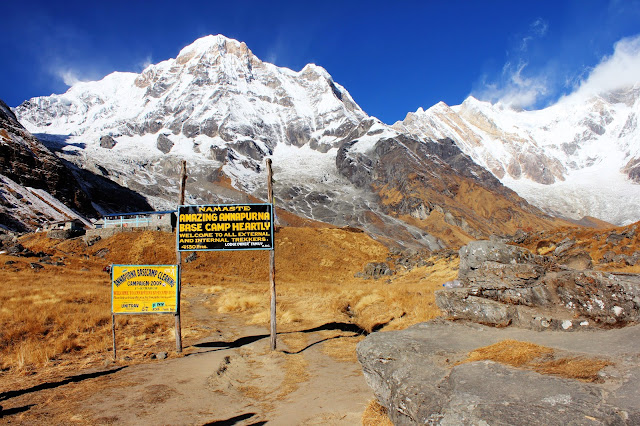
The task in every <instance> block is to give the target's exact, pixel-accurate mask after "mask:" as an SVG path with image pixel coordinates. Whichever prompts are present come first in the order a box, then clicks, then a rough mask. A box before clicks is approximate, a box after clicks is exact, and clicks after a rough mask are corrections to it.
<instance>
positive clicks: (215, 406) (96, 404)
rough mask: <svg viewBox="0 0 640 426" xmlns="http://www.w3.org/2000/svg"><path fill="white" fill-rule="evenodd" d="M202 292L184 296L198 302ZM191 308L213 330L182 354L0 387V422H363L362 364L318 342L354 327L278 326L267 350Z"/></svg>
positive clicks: (366, 394)
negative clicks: (336, 356)
mask: <svg viewBox="0 0 640 426" xmlns="http://www.w3.org/2000/svg"><path fill="white" fill-rule="evenodd" d="M204 297H206V296H204V295H202V294H198V295H192V296H190V297H189V298H188V299H186V301H187V302H190V303H191V306H193V307H194V308H195V307H197V306H199V305H201V304H202V302H203V298H204ZM193 312H194V314H195V315H196V317H197V320H198V323H199V324H200V325H202V326H203V327H205V328H210V329H211V330H212V334H211V335H210V336H209V337H207V338H205V339H202V340H200V341H199V342H197V343H196V344H194V345H192V346H190V347H187V348H185V356H184V357H178V358H171V359H165V360H153V361H151V362H149V363H144V364H137V365H129V363H128V361H125V360H118V362H117V363H115V364H113V363H112V364H111V365H109V366H108V367H107V368H104V369H101V370H93V371H84V372H79V375H76V376H71V377H69V378H67V379H62V380H59V381H54V382H51V383H48V384H41V385H39V386H36V387H34V388H30V389H15V390H10V391H6V392H4V393H0V405H2V406H3V407H4V411H2V412H0V413H2V416H1V417H0V423H28V424H62V423H64V424H125V425H126V424H234V425H255V424H265V423H268V424H270V425H271V424H273V425H299V424H323V425H324V424H334V425H342V424H344V425H353V424H358V423H360V417H361V415H362V412H363V411H364V409H365V406H366V405H367V403H368V402H369V400H371V399H372V398H373V394H372V392H371V390H370V389H369V387H368V386H367V385H366V383H365V381H364V378H363V376H362V373H361V369H360V366H359V364H357V363H355V362H341V361H336V360H335V359H333V358H331V357H329V356H328V355H326V354H325V353H324V352H323V351H322V344H320V343H322V342H324V341H327V340H332V339H353V338H354V336H355V334H354V333H349V332H346V333H345V332H344V331H341V330H339V329H332V326H331V325H328V326H327V327H324V329H323V330H317V331H309V330H300V332H288V333H283V334H281V335H279V336H278V349H277V350H276V351H275V352H272V351H270V350H269V347H268V345H269V338H268V331H267V330H266V329H264V328H262V327H253V326H245V325H242V324H241V323H240V321H239V320H238V319H237V318H235V317H233V316H231V315H222V314H215V313H212V311H211V310H208V309H206V308H202V309H199V308H196V309H194V310H193ZM338 328H339V327H338ZM287 342H290V343H291V345H288V344H287Z"/></svg>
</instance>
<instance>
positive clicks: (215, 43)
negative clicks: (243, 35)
mask: <svg viewBox="0 0 640 426" xmlns="http://www.w3.org/2000/svg"><path fill="white" fill-rule="evenodd" d="M228 53H230V54H233V55H236V56H245V55H250V56H253V53H252V52H251V50H249V48H248V47H247V45H246V44H245V43H244V42H240V41H238V40H235V39H232V38H228V37H225V36H223V35H221V34H217V35H208V36H204V37H201V38H199V39H197V40H196V41H194V42H193V43H191V44H190V45H188V46H186V47H184V48H183V49H182V50H181V51H180V53H179V54H178V56H177V57H176V61H177V62H178V63H179V64H184V63H186V62H188V61H190V60H191V59H193V58H194V57H198V58H200V57H202V56H205V55H207V54H213V55H226V54H228Z"/></svg>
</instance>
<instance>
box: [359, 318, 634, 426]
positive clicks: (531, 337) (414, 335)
mask: <svg viewBox="0 0 640 426" xmlns="http://www.w3.org/2000/svg"><path fill="white" fill-rule="evenodd" d="M505 339H515V340H519V341H527V342H532V343H536V344H539V345H543V346H547V347H551V348H553V349H555V350H557V351H560V352H567V354H568V355H572V356H586V357H598V358H604V359H607V360H609V361H611V362H612V363H613V365H612V366H608V367H606V368H605V369H603V370H602V375H601V377H602V382H601V383H585V382H581V381H578V380H573V379H565V378H560V377H555V376H550V375H542V374H539V373H537V372H534V371H529V370H521V369H516V368H513V367H509V366H506V365H502V364H498V363H494V362H491V361H478V362H473V363H464V364H459V365H456V364H457V363H458V362H460V361H462V360H464V359H466V357H467V354H468V353H469V352H470V351H473V350H474V349H477V348H479V347H484V346H488V345H492V344H494V343H497V342H500V341H502V340H505ZM357 354H358V360H359V361H360V363H361V365H362V368H363V371H364V375H365V378H366V380H367V383H368V384H369V386H370V387H371V388H372V389H373V391H374V393H375V395H376V397H377V398H378V400H379V401H380V403H381V404H382V405H384V406H385V407H387V409H388V410H389V417H390V418H391V420H392V421H393V422H394V424H396V425H409V424H441V425H482V424H488V425H514V424H515V425H519V424H535V425H538V424H539V425H598V424H620V425H633V424H640V390H639V389H640V369H639V367H640V326H638V325H635V326H629V327H626V328H623V329H615V330H589V331H580V332H575V333H564V332H560V331H544V332H537V331H533V330H526V329H519V328H515V327H510V328H503V329H497V328H493V327H487V326H482V325H478V324H466V323H454V322H448V321H443V320H437V321H433V322H429V323H422V324H417V325H415V326H413V327H410V328H408V329H406V330H402V331H392V332H381V333H372V334H371V335H369V336H368V337H367V338H366V339H365V340H364V341H362V342H361V343H359V344H358V348H357Z"/></svg>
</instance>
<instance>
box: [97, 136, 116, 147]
mask: <svg viewBox="0 0 640 426" xmlns="http://www.w3.org/2000/svg"><path fill="white" fill-rule="evenodd" d="M114 146H116V140H115V139H114V138H113V137H112V136H109V135H105V136H101V137H100V147H102V148H106V149H112V148H113V147H114Z"/></svg>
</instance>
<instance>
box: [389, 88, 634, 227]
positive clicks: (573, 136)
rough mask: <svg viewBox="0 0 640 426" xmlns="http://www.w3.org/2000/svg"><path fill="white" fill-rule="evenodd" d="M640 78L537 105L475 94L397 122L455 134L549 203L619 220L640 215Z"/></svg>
mask: <svg viewBox="0 0 640 426" xmlns="http://www.w3.org/2000/svg"><path fill="white" fill-rule="evenodd" d="M639 116H640V84H638V85H636V86H634V87H629V88H627V89H625V90H619V91H616V92H608V93H601V94H599V95H589V96H584V95H581V94H579V93H577V94H574V95H571V96H568V97H566V98H564V99H562V100H560V101H559V102H558V103H556V104H555V105H553V106H551V107H548V108H546V109H543V110H538V111H514V110H512V109H509V108H506V107H502V106H500V105H492V104H490V103H487V102H480V101H478V100H476V99H474V98H473V97H470V98H468V99H467V100H465V101H464V102H463V103H462V105H459V106H454V107H449V106H447V105H446V104H444V103H442V102H441V103H439V104H437V105H435V106H433V107H431V108H429V109H428V110H426V111H424V110H422V109H419V110H418V111H416V112H415V113H409V114H407V117H406V118H405V119H404V121H402V122H397V123H395V124H394V125H393V128H394V129H396V130H397V131H399V132H403V133H406V134H408V135H411V136H412V137H415V138H418V139H421V140H430V139H434V138H436V139H437V138H444V137H447V138H451V139H452V140H453V141H455V143H456V144H457V145H458V146H459V147H460V148H461V149H462V151H463V152H465V153H466V154H468V155H469V156H470V157H471V158H473V160H474V161H475V162H476V163H478V164H480V165H481V166H483V167H485V168H486V169H487V170H490V171H491V172H492V173H493V174H494V175H495V176H496V177H497V178H499V179H500V181H501V182H502V183H503V184H505V185H506V186H508V187H510V188H511V189H513V190H515V191H516V192H518V194H520V195H521V196H523V197H524V198H526V199H527V200H528V201H529V202H531V203H532V204H534V205H536V206H538V207H540V208H542V209H543V210H545V211H547V212H549V213H553V214H559V215H562V216H565V217H568V218H572V219H580V218H582V217H583V216H594V217H597V218H599V219H603V220H606V221H609V222H611V223H615V224H618V225H622V224H628V223H631V222H634V221H637V220H638V219H640V128H639V127H638V117H639Z"/></svg>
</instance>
